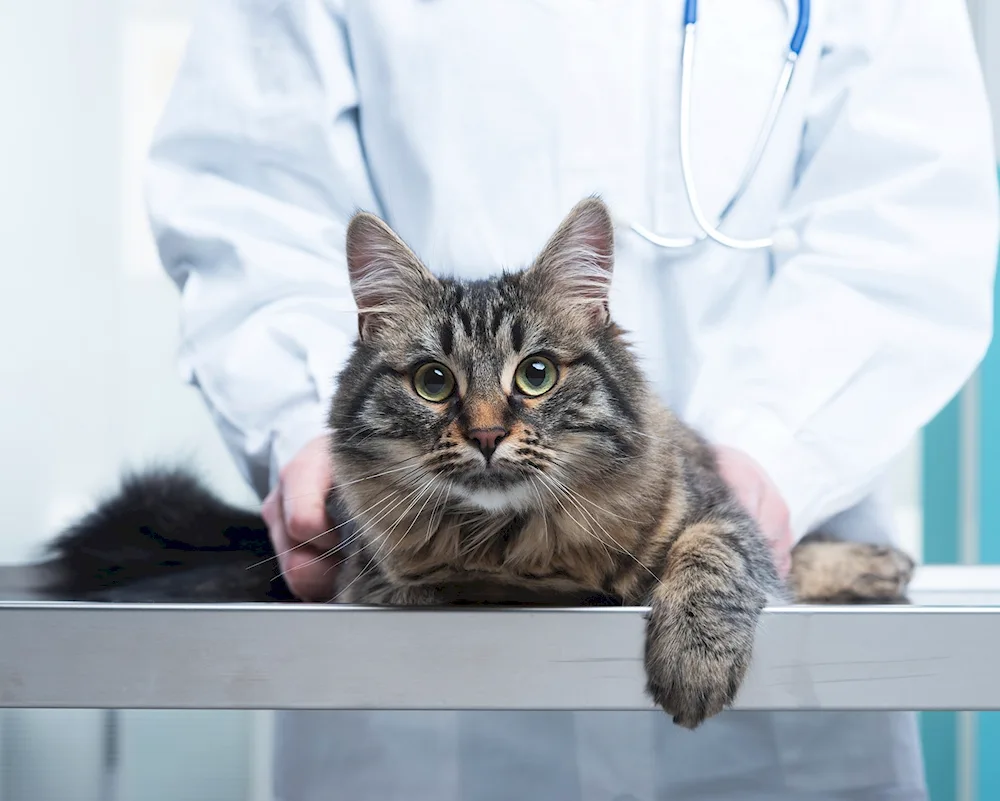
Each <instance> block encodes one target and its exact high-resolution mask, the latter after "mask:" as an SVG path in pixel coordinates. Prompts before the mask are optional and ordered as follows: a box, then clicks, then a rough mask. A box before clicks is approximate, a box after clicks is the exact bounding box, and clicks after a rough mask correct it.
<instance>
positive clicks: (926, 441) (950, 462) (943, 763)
mask: <svg viewBox="0 0 1000 801" xmlns="http://www.w3.org/2000/svg"><path fill="white" fill-rule="evenodd" d="M960 415H961V407H960V402H959V401H958V400H957V399H956V400H954V401H952V402H951V403H950V404H948V406H947V407H946V408H945V409H943V410H942V411H941V413H940V414H939V415H938V416H937V417H936V418H935V419H934V420H933V421H932V422H931V423H930V424H929V425H928V426H927V427H926V428H925V429H924V432H923V451H922V453H923V455H922V461H923V475H922V478H921V491H922V493H923V521H924V523H923V548H924V554H923V560H924V562H925V563H927V564H955V563H956V562H957V561H958V556H959V541H958V531H959V515H960V513H961V507H960V504H959V498H960V494H959V484H958V482H959V475H960V471H959V466H960V458H961V453H960V446H961V440H960V436H959V434H960V430H961V429H960V424H961V417H960ZM957 732H958V719H957V715H956V714H955V713H954V712H928V713H922V714H921V715H920V733H921V739H922V742H923V750H924V764H925V766H926V773H927V786H928V790H929V791H930V797H931V801H956V791H957V786H958V737H957Z"/></svg>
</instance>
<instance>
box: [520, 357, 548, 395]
mask: <svg viewBox="0 0 1000 801" xmlns="http://www.w3.org/2000/svg"><path fill="white" fill-rule="evenodd" d="M558 376H559V374H558V373H557V372H556V366H555V365H554V364H552V362H550V361H549V360H548V359H546V358H545V357H544V356H529V357H528V358H527V359H525V360H524V361H523V362H521V363H520V364H519V365H518V366H517V370H516V371H515V372H514V383H515V384H516V385H517V388H518V389H519V390H520V391H521V392H523V393H524V394H525V395H530V396H532V397H537V396H538V395H544V394H545V393H546V392H548V391H549V390H550V389H552V387H554V386H555V384H556V378H558Z"/></svg>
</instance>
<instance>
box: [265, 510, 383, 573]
mask: <svg viewBox="0 0 1000 801" xmlns="http://www.w3.org/2000/svg"><path fill="white" fill-rule="evenodd" d="M398 494H399V490H393V491H391V492H390V493H389V494H388V495H384V496H382V497H381V498H379V500H377V501H376V502H375V503H373V504H372V505H371V506H369V507H368V508H367V509H365V510H363V511H361V512H358V513H357V514H356V515H354V517H352V518H350V519H349V520H345V521H344V522H343V523H338V524H337V525H335V526H333V527H332V528H328V529H327V530H326V531H321V532H320V533H319V534H317V535H316V536H315V537H310V538H309V539H307V540H303V541H302V542H300V543H298V544H297V545H293V546H292V547H291V548H286V549H285V550H283V551H281V552H280V553H276V554H275V555H274V556H269V557H267V558H266V559H261V560H260V561H259V562H256V563H254V564H252V565H250V566H249V567H247V570H252V569H253V568H255V567H260V566H261V565H265V564H267V563H268V562H273V561H275V560H276V559H279V558H281V557H282V556H287V555H288V554H290V553H291V552H292V551H297V550H298V549H299V548H304V547H305V546H306V545H309V544H310V543H313V542H315V541H316V540H318V539H319V538H320V537H325V536H326V535H327V534H332V533H333V532H334V531H336V530H337V529H339V528H343V527H344V526H346V525H348V524H350V523H353V522H354V521H355V520H357V519H358V518H359V517H361V516H362V515H364V514H367V513H368V512H370V511H371V510H372V509H374V508H375V507H376V506H381V505H382V504H383V503H385V502H386V501H388V500H389V499H391V498H392V497H394V496H396V495H398ZM357 536H358V533H357V532H355V533H354V534H352V535H351V536H350V537H348V538H347V539H346V540H344V541H343V542H342V543H340V544H338V546H337V549H338V550H339V549H340V548H341V547H343V546H344V545H345V544H347V543H349V542H351V541H352V540H354V539H355V538H356V537H357Z"/></svg>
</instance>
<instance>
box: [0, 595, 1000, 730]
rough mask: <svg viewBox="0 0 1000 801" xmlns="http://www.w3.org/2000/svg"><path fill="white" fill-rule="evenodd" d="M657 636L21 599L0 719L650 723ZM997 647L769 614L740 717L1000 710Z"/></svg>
mask: <svg viewBox="0 0 1000 801" xmlns="http://www.w3.org/2000/svg"><path fill="white" fill-rule="evenodd" d="M994 586H995V585H994ZM980 590H981V591H985V590H984V588H980ZM644 623H645V610H644V609H641V608H631V607H624V608H601V609H471V608H466V609H455V608H451V609H442V610H428V609H379V608H371V607H351V606H342V605H336V606H333V605H331V606H322V605H318V606H314V605H297V604H296V605H270V604H260V605H254V604H251V605H179V604H170V605H118V604H115V605H104V604H86V603H49V602H37V601H21V602H19V601H11V602H7V603H2V604H0V707H25V708H26V707H75V708H133V709H139V708H167V709H296V708H298V709H308V708H315V709H320V708H323V709H478V710H484V709H486V710H489V709H497V710H499V709H567V710H569V709H590V710H602V709H604V710H644V709H650V708H652V707H651V705H650V702H649V701H648V699H647V698H646V697H645V695H644V692H643V686H644V677H643V669H642V658H641V655H642V642H643V632H644ZM998 647H1000V606H997V607H993V606H955V605H940V606H926V605H921V606H889V607H874V606H872V607H806V606H796V607H776V608H770V609H768V610H766V611H765V613H764V615H763V617H762V620H761V624H760V627H759V629H758V636H757V644H756V648H755V655H754V660H753V664H752V666H751V669H750V672H749V675H748V677H747V680H746V682H745V684H744V686H743V688H742V691H741V692H740V695H739V698H738V699H737V704H736V708H738V709H772V710H785V709H788V710H790V709H913V710H916V709H921V710H924V709H946V710H992V709H1000V682H997V681H996V679H995V670H993V669H992V665H993V664H994V663H995V661H994V659H993V658H992V655H993V653H994V652H995V651H996V650H997V648H998Z"/></svg>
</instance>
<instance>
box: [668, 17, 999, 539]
mask: <svg viewBox="0 0 1000 801" xmlns="http://www.w3.org/2000/svg"><path fill="white" fill-rule="evenodd" d="M845 5H846V6H848V8H847V9H845V12H844V16H845V20H844V21H843V25H842V26H841V27H837V26H833V27H832V30H831V40H830V41H828V42H826V43H824V50H825V54H824V56H822V58H821V63H820V66H819V69H818V72H817V75H816V82H815V85H814V87H813V89H812V92H811V99H810V101H809V102H810V111H809V114H808V120H807V125H806V128H805V132H804V145H803V153H802V159H801V167H800V170H799V174H798V180H797V181H796V185H795V187H794V191H793V193H792V195H791V196H790V200H789V202H788V203H787V207H786V209H785V211H784V213H783V217H784V219H783V220H782V221H781V223H782V225H788V226H790V227H792V228H793V229H794V230H796V231H797V232H798V233H799V235H800V243H801V247H800V248H799V249H797V250H796V251H794V252H791V253H788V254H786V255H784V256H781V255H778V256H776V257H775V263H774V267H775V269H774V275H773V279H772V282H771V284H770V286H769V289H768V290H767V292H766V296H765V299H764V301H763V302H762V303H761V305H760V307H759V311H758V312H756V313H755V315H754V317H753V319H752V320H751V321H750V323H749V324H748V325H747V327H746V329H745V330H741V331H740V332H739V333H738V335H737V336H735V337H734V338H733V340H732V341H729V342H727V343H726V344H725V345H724V346H723V347H721V348H720V349H719V350H717V351H716V352H713V353H711V354H710V355H709V356H708V357H707V359H706V362H705V364H704V367H703V369H702V370H701V371H700V375H699V377H698V378H697V380H696V382H695V384H694V389H693V392H692V395H691V397H690V405H689V407H688V413H687V417H688V419H689V420H690V421H691V422H692V423H693V424H694V425H695V426H696V427H697V428H699V429H700V430H701V431H702V432H703V433H704V434H705V435H706V436H707V437H708V438H709V439H710V440H713V441H715V442H717V443H723V444H728V445H731V446H734V447H737V448H740V449H742V450H744V451H745V452H747V453H748V454H749V455H751V456H752V457H754V458H755V459H756V460H757V461H758V462H759V463H760V464H761V466H762V467H763V468H764V469H765V471H766V472H767V473H768V474H769V475H770V477H771V478H772V480H773V481H774V482H775V484H776V485H777V486H778V488H779V489H780V491H781V492H782V494H783V496H784V498H785V500H786V502H787V503H788V506H789V510H790V513H791V523H792V529H793V533H794V535H795V536H796V538H798V537H801V536H802V535H803V534H805V533H806V532H808V531H810V530H813V529H815V528H816V527H817V526H818V525H820V524H821V523H822V522H823V521H825V520H827V519H829V518H830V517H832V516H833V515H835V514H837V513H839V512H841V511H843V510H845V509H847V508H849V507H850V506H853V505H854V504H855V503H857V502H858V501H860V500H861V499H862V498H863V497H865V496H866V495H867V494H869V493H870V492H871V491H872V490H873V489H874V487H875V485H876V484H877V482H878V480H879V479H880V477H882V476H884V475H885V473H886V471H887V470H888V468H889V467H890V466H891V464H892V461H893V460H894V458H895V457H896V456H897V455H898V454H900V453H901V452H902V451H903V450H904V449H905V447H906V446H907V445H908V444H909V443H910V442H911V441H912V438H913V437H914V436H915V435H917V434H918V432H919V430H920V429H921V427H922V426H923V425H924V424H926V423H927V422H928V421H929V420H931V419H932V418H933V416H934V415H935V414H936V413H937V412H938V411H939V410H941V409H942V408H943V407H944V406H945V405H946V404H947V403H948V401H949V400H950V399H951V398H952V397H953V396H954V395H955V394H956V393H957V392H958V391H959V390H960V389H961V387H962V386H963V384H964V382H965V381H966V380H967V379H968V378H969V376H970V375H971V374H972V373H973V372H974V370H975V369H976V367H977V365H978V363H979V361H980V360H981V358H982V356H983V355H984V352H985V350H986V348H987V346H988V344H989V341H990V338H991V335H992V315H993V282H994V272H995V264H996V259H997V244H998V243H997V238H998V199H997V178H996V161H995V156H994V151H993V144H992V125H991V120H990V115H989V109H988V101H987V96H986V93H985V90H984V86H983V82H982V76H981V73H980V69H979V64H978V61H977V58H976V53H975V48H974V44H973V40H972V35H971V31H970V27H969V23H968V18H967V15H966V10H965V4H964V3H963V2H962V0H920V2H913V1H912V0H906V1H905V2H898V3H896V4H895V7H894V9H893V10H892V12H891V13H888V14H887V13H885V12H884V9H885V8H887V7H891V4H886V3H881V4H871V3H864V4H854V3H851V2H848V3H846V4H845ZM904 7H905V8H904ZM880 8H881V9H882V11H877V9H880ZM865 9H867V10H865ZM852 10H853V11H852ZM852 13H853V14H854V15H855V16H854V18H853V21H852V20H850V19H846V18H848V17H850V16H851V15H852ZM880 14H881V15H882V17H881V18H879V15H880ZM866 17H867V19H868V20H869V22H868V23H865V22H864V20H865V19H866ZM859 31H860V34H859Z"/></svg>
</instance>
